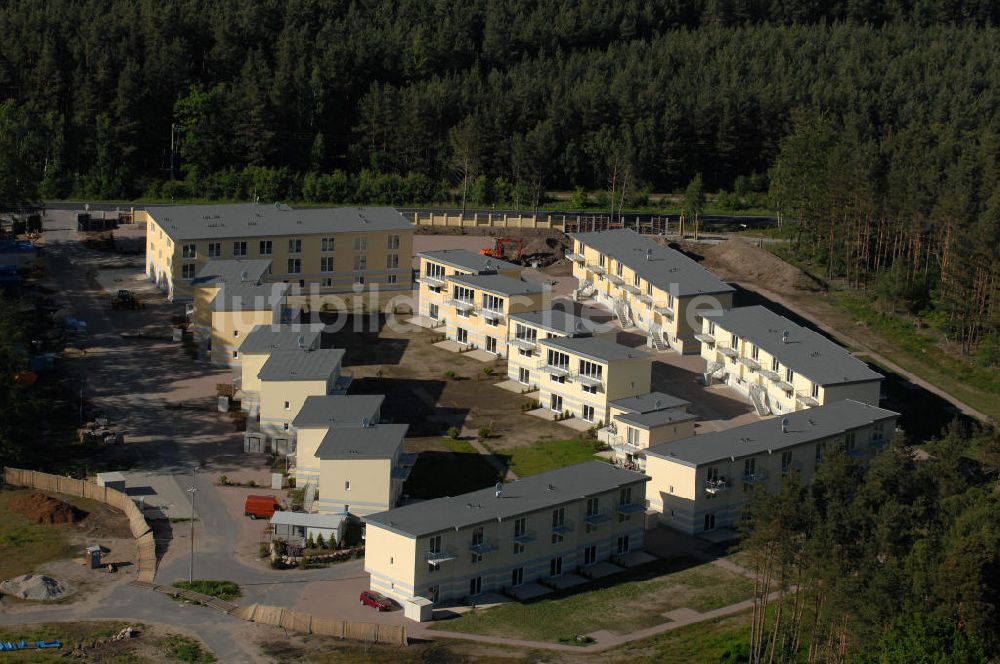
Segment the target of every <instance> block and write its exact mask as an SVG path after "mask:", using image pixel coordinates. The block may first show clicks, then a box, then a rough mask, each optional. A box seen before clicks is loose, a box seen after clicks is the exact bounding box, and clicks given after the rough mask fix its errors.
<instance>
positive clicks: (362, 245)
mask: <svg viewBox="0 0 1000 664" xmlns="http://www.w3.org/2000/svg"><path fill="white" fill-rule="evenodd" d="M354 251H368V237H367V236H364V235H358V236H355V238H354Z"/></svg>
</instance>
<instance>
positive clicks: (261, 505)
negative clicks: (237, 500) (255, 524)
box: [243, 496, 281, 519]
mask: <svg viewBox="0 0 1000 664" xmlns="http://www.w3.org/2000/svg"><path fill="white" fill-rule="evenodd" d="M279 510H281V505H279V504H278V499H277V498H275V497H274V496H247V499H246V502H244V503H243V515H244V516H248V517H250V518H251V519H270V518H271V517H272V516H274V513H275V512H277V511H279Z"/></svg>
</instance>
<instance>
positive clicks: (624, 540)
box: [618, 535, 629, 553]
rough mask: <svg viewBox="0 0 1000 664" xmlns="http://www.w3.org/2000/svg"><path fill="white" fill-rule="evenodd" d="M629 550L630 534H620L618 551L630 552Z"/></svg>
mask: <svg viewBox="0 0 1000 664" xmlns="http://www.w3.org/2000/svg"><path fill="white" fill-rule="evenodd" d="M628 550H629V544H628V535H619V536H618V553H628Z"/></svg>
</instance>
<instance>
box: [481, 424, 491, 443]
mask: <svg viewBox="0 0 1000 664" xmlns="http://www.w3.org/2000/svg"><path fill="white" fill-rule="evenodd" d="M491 433H493V430H492V429H491V428H490V427H489V426H481V427H479V440H486V439H487V438H489V437H490V434H491Z"/></svg>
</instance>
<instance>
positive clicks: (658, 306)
mask: <svg viewBox="0 0 1000 664" xmlns="http://www.w3.org/2000/svg"><path fill="white" fill-rule="evenodd" d="M653 311H655V312H656V313H658V314H660V315H661V316H666V317H667V318H669V319H670V320H673V318H674V309H673V307H669V306H667V305H666V304H663V303H659V302H657V303H654V304H653Z"/></svg>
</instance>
